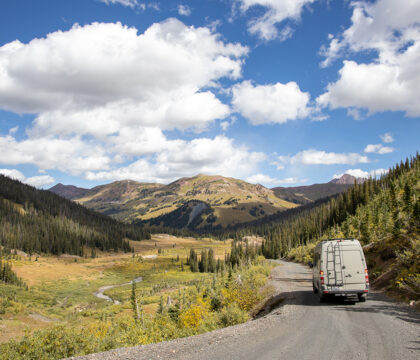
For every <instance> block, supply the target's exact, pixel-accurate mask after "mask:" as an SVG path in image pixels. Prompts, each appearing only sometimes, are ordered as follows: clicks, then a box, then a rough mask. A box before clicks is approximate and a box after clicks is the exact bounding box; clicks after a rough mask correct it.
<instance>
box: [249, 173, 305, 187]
mask: <svg viewBox="0 0 420 360" xmlns="http://www.w3.org/2000/svg"><path fill="white" fill-rule="evenodd" d="M245 180H246V181H247V182H249V183H251V184H262V185H266V186H272V185H281V184H289V185H290V184H302V183H305V182H307V181H308V180H307V179H299V178H296V177H288V178H284V179H277V178H273V177H271V176H269V175H265V174H255V175H252V176H248V177H247V178H246V179H245Z"/></svg>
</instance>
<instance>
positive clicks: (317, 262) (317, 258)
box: [314, 253, 319, 266]
mask: <svg viewBox="0 0 420 360" xmlns="http://www.w3.org/2000/svg"><path fill="white" fill-rule="evenodd" d="M314 263H315V266H318V265H319V254H318V253H316V254H315V258H314Z"/></svg>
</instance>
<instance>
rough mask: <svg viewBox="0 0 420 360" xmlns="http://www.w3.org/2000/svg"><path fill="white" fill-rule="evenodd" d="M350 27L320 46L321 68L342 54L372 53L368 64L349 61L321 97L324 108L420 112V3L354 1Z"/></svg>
mask: <svg viewBox="0 0 420 360" xmlns="http://www.w3.org/2000/svg"><path fill="white" fill-rule="evenodd" d="M351 6H353V15H352V19H351V20H352V25H351V26H350V27H349V28H348V29H346V30H345V31H344V32H343V33H342V34H339V35H337V36H332V38H331V40H330V46H329V47H327V48H324V49H322V50H321V53H322V54H323V55H325V57H326V59H325V61H324V62H323V64H322V65H323V66H328V65H329V64H330V63H331V62H332V61H334V60H335V59H337V58H338V57H340V56H342V55H343V54H348V53H350V54H353V53H358V52H363V51H371V52H372V53H374V54H377V57H376V58H375V59H374V60H373V61H372V62H370V63H357V62H356V61H353V60H345V61H344V62H343V67H342V68H341V69H340V71H339V79H338V80H337V81H336V82H334V83H330V84H329V85H328V86H327V89H326V92H325V93H324V94H322V95H321V96H319V97H318V99H317V102H318V104H319V105H320V106H321V107H322V106H323V107H327V106H328V107H330V108H331V109H336V108H342V107H344V108H346V107H351V108H361V109H367V110H368V111H369V113H375V112H381V111H404V112H405V113H406V115H407V116H419V115H420V97H419V96H418V94H419V93H420V2H419V1H404V2H403V3H400V2H398V1H395V0H377V1H376V2H373V3H372V2H367V1H358V2H352V3H351Z"/></svg>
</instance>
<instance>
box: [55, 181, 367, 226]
mask: <svg viewBox="0 0 420 360" xmlns="http://www.w3.org/2000/svg"><path fill="white" fill-rule="evenodd" d="M354 180H355V178H354V177H353V176H351V175H344V176H343V177H342V178H340V179H334V180H332V181H331V182H329V183H326V184H314V185H310V186H299V187H289V188H287V187H276V188H273V189H268V188H266V187H264V186H262V185H259V184H257V185H254V184H250V183H247V182H245V181H242V180H238V179H233V178H228V177H223V176H208V175H197V176H194V177H191V178H181V179H179V180H177V181H174V182H172V183H170V184H168V185H163V184H155V183H140V182H136V181H133V180H123V181H116V182H113V183H110V184H106V185H100V186H96V187H94V188H92V189H84V188H78V187H76V186H73V185H62V184H57V185H55V186H54V187H52V188H51V189H50V191H52V192H54V193H56V194H58V195H60V196H63V197H65V198H67V199H71V200H74V201H76V202H78V203H80V204H83V205H85V206H86V207H88V208H90V209H93V210H96V211H99V212H101V213H104V214H107V215H110V216H112V217H114V218H116V219H118V220H122V221H124V222H129V223H132V222H139V221H147V222H150V223H151V224H152V225H164V226H171V227H190V228H194V229H198V228H206V227H226V226H228V225H234V224H238V223H243V222H248V221H253V220H257V219H259V218H262V217H265V216H267V215H272V214H274V213H276V212H278V211H284V210H287V209H291V208H294V207H297V206H300V205H304V204H308V203H311V202H314V201H316V200H318V199H320V198H323V197H326V196H331V195H335V194H338V193H340V192H343V191H345V190H346V189H348V188H349V187H350V186H352V185H353V184H354ZM358 182H360V179H358Z"/></svg>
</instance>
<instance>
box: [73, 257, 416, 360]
mask: <svg viewBox="0 0 420 360" xmlns="http://www.w3.org/2000/svg"><path fill="white" fill-rule="evenodd" d="M271 282H272V284H273V285H274V286H275V288H276V291H277V297H278V298H279V297H282V298H284V299H285V301H284V302H283V303H282V304H281V305H280V306H279V307H277V308H275V309H273V310H272V311H271V312H270V313H269V314H267V315H265V316H262V317H260V318H258V319H256V320H252V321H248V322H247V323H244V324H241V325H237V326H232V327H229V328H225V329H221V330H217V331H213V332H211V333H207V334H202V335H197V336H193V337H190V338H184V339H177V340H173V341H169V342H164V343H159V344H151V345H146V346H137V347H132V348H122V349H118V350H113V351H108V352H105V353H100V354H92V355H88V356H85V357H82V358H78V359H90V360H92V359H104V360H107V359H125V360H131V359H139V360H140V359H177V360H192V359H199V360H210V359H232V360H233V359H235V360H236V359H238V360H239V359H241V360H248V359H249V360H251V359H261V360H274V359H282V360H283V359H284V360H289V359H293V360H294V359H302V360H305V359H311V360H313V359H320V360H321V359H322V360H327V359H331V360H333V359H340V360H345V359H380V360H391V359H392V360H395V359H404V360H409V359H416V360H417V359H420V316H419V314H418V313H417V312H415V311H414V310H412V309H410V308H409V307H407V306H405V305H403V304H398V303H396V302H394V301H392V300H390V299H389V298H387V297H385V296H384V295H382V294H380V293H375V292H373V293H370V294H369V297H368V300H367V302H365V303H359V302H356V303H354V302H347V301H346V302H343V301H341V302H338V301H337V302H333V303H326V304H320V303H319V299H318V297H317V296H316V295H314V294H313V293H312V276H311V273H310V271H309V269H308V268H306V267H304V266H302V265H299V264H294V263H288V262H282V261H279V266H278V267H276V268H275V269H274V270H273V273H272V280H271Z"/></svg>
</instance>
